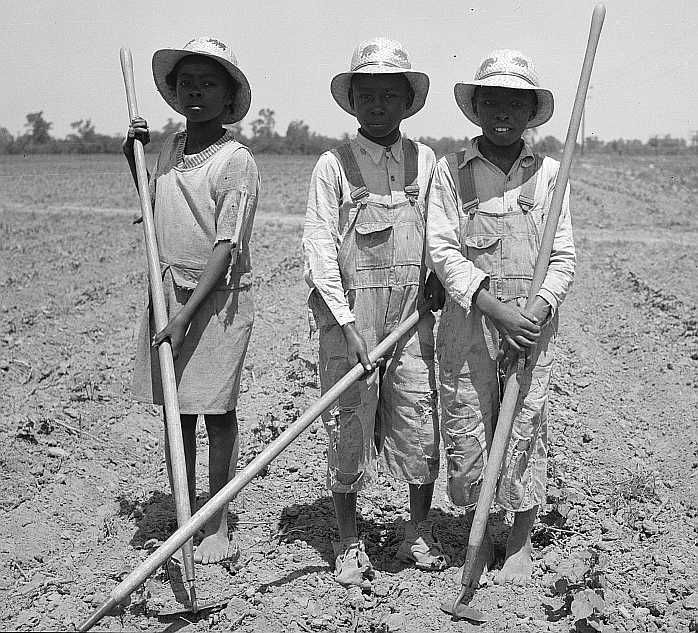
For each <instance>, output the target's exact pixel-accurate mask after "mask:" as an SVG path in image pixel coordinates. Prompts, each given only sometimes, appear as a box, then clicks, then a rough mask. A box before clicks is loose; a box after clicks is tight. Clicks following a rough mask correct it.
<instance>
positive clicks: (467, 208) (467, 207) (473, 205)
mask: <svg viewBox="0 0 698 633" xmlns="http://www.w3.org/2000/svg"><path fill="white" fill-rule="evenodd" d="M479 204H480V198H474V199H473V200H471V201H470V202H464V203H463V213H470V215H475V211H476V210H477V207H478V205H479Z"/></svg>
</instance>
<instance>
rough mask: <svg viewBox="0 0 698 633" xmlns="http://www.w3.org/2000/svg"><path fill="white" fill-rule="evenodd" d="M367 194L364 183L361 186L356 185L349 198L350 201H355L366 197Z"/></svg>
mask: <svg viewBox="0 0 698 633" xmlns="http://www.w3.org/2000/svg"><path fill="white" fill-rule="evenodd" d="M368 195H369V192H368V189H367V188H366V185H363V186H361V187H357V188H356V189H354V191H352V192H351V200H352V202H355V203H356V202H358V201H359V200H361V199H363V198H367V197H368Z"/></svg>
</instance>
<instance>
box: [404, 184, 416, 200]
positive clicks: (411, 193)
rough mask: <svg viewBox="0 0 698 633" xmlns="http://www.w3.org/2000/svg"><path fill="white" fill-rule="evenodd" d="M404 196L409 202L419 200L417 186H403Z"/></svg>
mask: <svg viewBox="0 0 698 633" xmlns="http://www.w3.org/2000/svg"><path fill="white" fill-rule="evenodd" d="M405 195H406V196H407V197H408V198H410V199H411V200H417V198H419V185H405Z"/></svg>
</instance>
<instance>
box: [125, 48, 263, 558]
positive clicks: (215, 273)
mask: <svg viewBox="0 0 698 633" xmlns="http://www.w3.org/2000/svg"><path fill="white" fill-rule="evenodd" d="M153 76H154V79H155V85H156V87H157V89H158V91H159V92H160V94H161V95H162V97H163V98H164V99H165V101H166V102H167V103H168V104H169V105H170V106H171V107H172V108H173V109H174V110H176V111H177V112H179V113H180V114H182V115H184V116H185V117H186V129H185V131H184V132H178V133H177V134H174V135H172V136H171V137H169V138H167V139H166V140H165V142H164V144H163V147H162V150H161V151H160V155H159V156H158V159H157V163H156V166H155V172H154V174H153V177H152V178H151V180H150V188H151V193H152V196H153V200H154V214H155V231H156V235H157V243H158V250H159V256H160V265H161V269H162V276H163V287H164V291H165V302H166V304H167V311H168V318H169V321H168V323H167V326H166V327H165V328H164V329H163V330H162V331H161V332H157V333H156V332H155V331H154V322H153V320H152V316H151V315H150V311H147V312H146V314H145V315H144V319H143V322H142V324H141V330H140V335H139V338H138V347H137V350H136V367H135V371H134V379H133V392H134V396H135V398H136V399H137V400H139V401H141V402H149V403H153V404H160V405H162V404H163V394H162V384H161V379H160V365H159V362H158V358H157V351H156V349H155V348H156V347H157V346H158V345H159V344H160V343H161V342H162V341H164V340H165V339H169V340H170V343H171V344H172V352H173V355H174V359H175V374H176V377H177V395H178V399H179V408H180V412H181V422H182V438H183V440H184V453H185V460H186V465H187V479H188V484H189V496H190V502H191V506H192V509H194V508H195V507H196V506H195V500H196V476H195V466H196V422H197V416H198V415H203V416H204V419H205V422H206V431H207V433H208V439H209V488H210V494H211V496H213V495H215V494H216V493H217V492H218V491H219V490H220V489H221V488H223V486H225V484H226V483H227V482H228V481H229V480H230V478H232V476H233V475H234V474H235V468H236V462H237V455H238V442H239V439H238V425H237V417H236V415H235V407H236V404H237V398H238V391H239V388H240V375H241V373H242V367H243V364H244V358H245V354H246V352H247V345H248V342H249V340H250V334H251V331H252V322H253V318H254V304H253V297H252V272H251V266H250V251H249V240H250V232H251V230H252V221H253V218H254V213H255V208H256V205H257V194H258V189H259V176H258V172H257V165H256V164H255V161H254V158H252V155H251V154H250V152H249V150H248V149H247V148H246V147H244V146H243V145H241V144H240V143H238V142H237V141H236V140H235V139H234V138H233V135H232V134H231V132H230V131H228V130H227V129H226V128H224V127H223V125H224V124H230V123H235V122H237V121H239V120H241V119H242V118H243V117H244V116H245V114H246V113H247V111H248V109H249V107H250V99H251V96H250V85H249V83H248V81H247V78H246V77H245V75H244V74H243V72H242V71H241V70H240V69H239V68H238V65H237V60H236V58H235V55H234V54H233V52H232V50H231V49H230V48H229V47H228V46H227V45H226V44H225V43H223V42H221V41H220V40H217V39H214V38H210V37H200V38H197V39H193V40H191V41H190V42H188V43H187V44H186V45H185V46H184V47H183V48H181V49H161V50H158V51H156V52H155V54H154V55H153ZM136 135H138V137H139V138H140V139H142V140H143V141H145V142H147V140H148V128H147V124H146V122H145V120H143V119H141V118H138V119H134V120H133V121H132V122H131V127H130V128H129V132H128V137H127V139H126V141H125V142H124V153H125V154H126V158H127V160H128V163H129V166H130V167H131V172H132V173H133V174H135V164H134V157H133V139H134V137H135V136H136ZM134 179H135V175H134ZM243 190H247V192H248V194H249V198H248V205H247V212H246V213H245V209H240V208H239V201H240V199H241V192H242V191H243ZM237 223H242V224H241V229H242V233H241V237H240V244H237V245H235V247H236V249H237V250H238V252H239V256H238V257H237V258H235V259H232V257H231V253H232V249H233V238H234V237H235V235H236V232H235V229H236V225H237ZM166 432H167V431H166ZM165 445H166V448H165V460H166V462H167V467H168V468H167V470H168V475H169V477H170V485H171V484H172V476H171V469H170V460H169V451H168V450H167V442H166V443H165ZM238 556H239V549H238V547H237V544H236V543H235V542H234V541H231V540H230V539H229V536H228V509H227V507H226V508H223V509H222V510H221V511H220V512H217V513H216V514H215V515H213V517H212V518H211V520H210V521H209V522H208V523H207V524H206V526H205V528H204V535H203V539H202V541H201V543H200V544H199V545H198V547H197V548H196V551H195V553H194V559H195V560H196V562H200V563H215V562H218V561H221V560H224V559H228V560H234V559H235V558H237V557H238Z"/></svg>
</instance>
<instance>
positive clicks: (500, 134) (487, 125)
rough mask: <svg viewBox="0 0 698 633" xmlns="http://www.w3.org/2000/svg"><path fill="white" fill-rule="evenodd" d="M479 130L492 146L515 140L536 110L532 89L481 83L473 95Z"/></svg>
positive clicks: (517, 139)
mask: <svg viewBox="0 0 698 633" xmlns="http://www.w3.org/2000/svg"><path fill="white" fill-rule="evenodd" d="M473 108H475V112H476V114H477V115H478V116H479V117H480V127H481V128H482V133H483V135H484V136H485V138H487V140H489V141H491V142H492V143H494V144H495V145H499V146H507V145H513V144H514V143H517V142H518V141H519V139H520V138H521V135H522V134H523V132H524V130H525V129H526V125H527V124H528V122H529V121H530V120H531V119H532V118H533V116H535V113H536V93H535V92H533V90H516V89H514V88H496V87H492V86H480V87H479V88H478V89H477V92H476V93H475V97H474V98H473Z"/></svg>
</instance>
